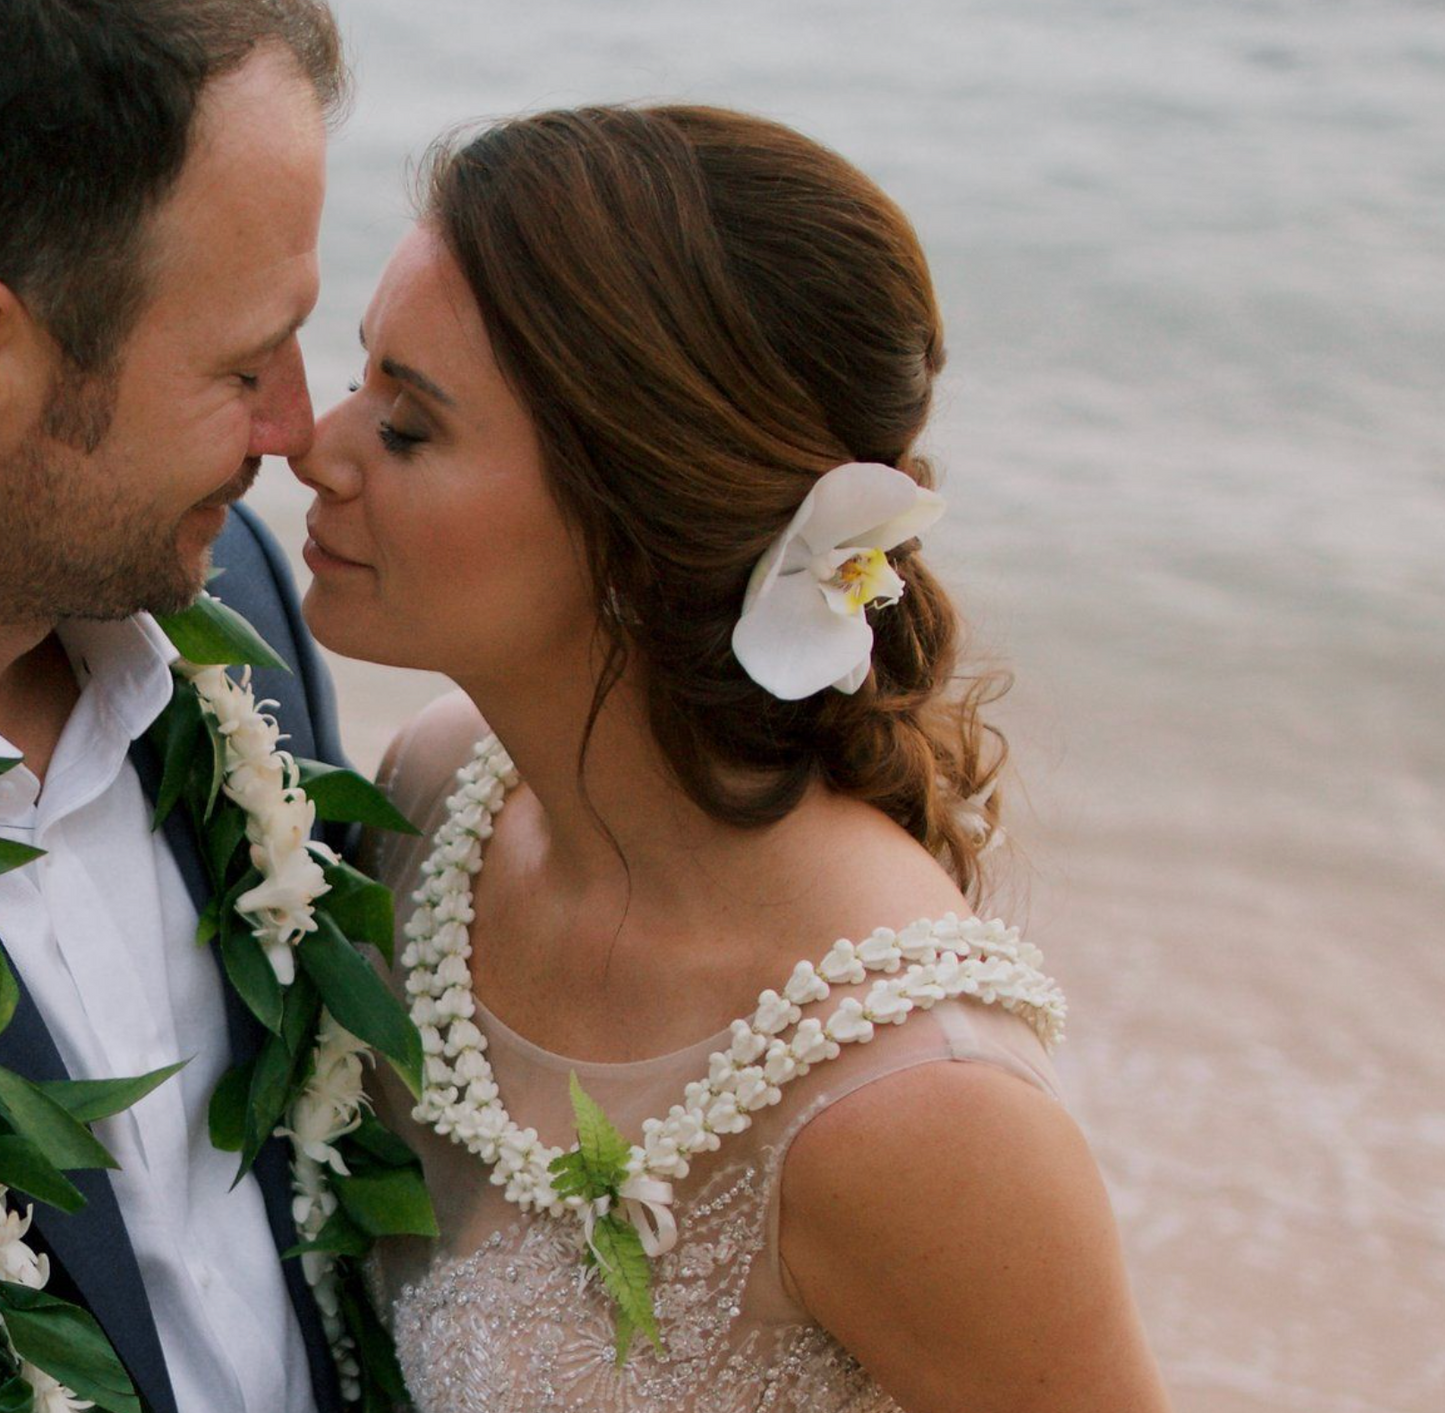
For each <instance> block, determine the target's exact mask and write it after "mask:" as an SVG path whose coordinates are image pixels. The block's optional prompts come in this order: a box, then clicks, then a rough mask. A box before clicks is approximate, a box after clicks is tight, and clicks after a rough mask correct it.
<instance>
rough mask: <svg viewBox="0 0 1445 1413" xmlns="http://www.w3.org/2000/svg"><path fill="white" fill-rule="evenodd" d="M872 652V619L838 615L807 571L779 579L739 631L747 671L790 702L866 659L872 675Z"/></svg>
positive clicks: (738, 649)
mask: <svg viewBox="0 0 1445 1413" xmlns="http://www.w3.org/2000/svg"><path fill="white" fill-rule="evenodd" d="M872 651H873V629H872V628H871V627H870V626H869V624H868V621H867V620H866V619H865V618H863V617H862V616H861V615H856V616H855V615H847V616H845V615H843V614H838V613H834V612H833V610H832V609H831V608H829V607H828V601H827V600H826V599H825V598H824V597H823V595H822V594H821V593H820V592H819V591H818V581H817V580H816V579H815V578H813V576H812V575H811V574H809V573H807V572H806V571H803V572H800V573H796V574H785V575H782V576H780V577H779V578H777V579H776V580H774V582H773V584H772V587H771V589H770V591H769V592H768V593H767V595H766V596H764V597H762V598H760V599H759V600H758V601H757V602H756V603H755V604H754V605H753V607H752V608H751V609H750V610H749V611H747V612H745V613H744V614H743V616H742V617H741V618H740V619H739V620H738V622H737V626H736V627H735V628H734V629H733V653H734V654H735V655H736V657H737V660H738V662H739V663H741V664H742V667H743V670H744V671H745V672H746V673H747V674H748V676H749V677H751V678H752V679H753V681H754V682H756V683H757V684H758V685H759V686H760V687H763V688H765V689H766V690H767V691H769V692H771V693H772V694H773V695H774V696H775V697H778V698H780V699H781V700H783V701H785V702H792V701H798V700H799V699H801V698H803V697H810V696H812V694H813V693H814V692H821V691H822V690H823V688H824V687H828V686H831V685H832V684H833V683H834V682H837V681H840V680H843V679H848V678H851V677H852V675H853V674H854V673H856V672H857V670H858V667H859V664H860V663H861V665H862V671H863V677H866V676H867V675H868V662H869V658H870V655H871V653H872ZM863 677H860V678H859V679H858V680H859V682H860V683H861V681H862V680H863ZM851 690H854V691H856V690H857V688H856V686H855V687H854V688H852V689H851Z"/></svg>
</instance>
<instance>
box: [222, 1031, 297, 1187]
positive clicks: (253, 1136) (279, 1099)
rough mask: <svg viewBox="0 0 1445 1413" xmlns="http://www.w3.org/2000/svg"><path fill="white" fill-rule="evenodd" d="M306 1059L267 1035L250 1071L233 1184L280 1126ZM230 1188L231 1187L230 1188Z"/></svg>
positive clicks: (245, 1172) (238, 1179)
mask: <svg viewBox="0 0 1445 1413" xmlns="http://www.w3.org/2000/svg"><path fill="white" fill-rule="evenodd" d="M310 1058H311V1057H310V1056H309V1055H293V1054H291V1052H290V1051H289V1050H288V1049H287V1048H286V1042H285V1041H284V1040H282V1039H281V1037H280V1036H279V1035H268V1036H267V1037H266V1040H265V1043H264V1044H263V1045H262V1046H261V1052H260V1054H258V1055H257V1056H256V1065H255V1068H254V1069H253V1070H252V1071H251V1088H250V1091H249V1092H248V1094H247V1096H246V1124H245V1138H244V1140H243V1142H242V1144H241V1166H240V1168H239V1170H238V1171H237V1173H236V1182H240V1180H241V1179H242V1178H243V1177H245V1176H246V1174H247V1173H248V1172H250V1171H251V1165H252V1164H253V1163H254V1162H255V1161H256V1156H257V1154H259V1153H260V1151H261V1147H262V1145H263V1144H264V1143H265V1142H266V1140H267V1139H268V1138H270V1137H271V1134H272V1133H273V1132H274V1131H275V1128H276V1125H277V1124H279V1123H280V1122H281V1118H282V1115H283V1114H285V1112H286V1110H287V1109H288V1108H289V1107H290V1104H291V1100H292V1098H293V1097H294V1096H295V1089H296V1084H297V1078H298V1072H299V1071H301V1070H302V1066H303V1064H308V1063H309V1062H310ZM232 1185H233V1186H234V1184H232Z"/></svg>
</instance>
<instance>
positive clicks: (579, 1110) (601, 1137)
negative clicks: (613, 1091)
mask: <svg viewBox="0 0 1445 1413" xmlns="http://www.w3.org/2000/svg"><path fill="white" fill-rule="evenodd" d="M568 1088H569V1089H570V1091H571V1094H572V1113H573V1116H574V1117H575V1118H576V1120H577V1148H578V1154H579V1156H580V1157H581V1159H582V1161H583V1163H584V1164H585V1165H586V1169H587V1179H588V1185H589V1188H590V1190H591V1195H592V1196H593V1197H601V1196H602V1195H603V1193H611V1194H613V1195H615V1194H616V1191H617V1188H618V1186H619V1185H620V1184H621V1183H623V1182H625V1181H626V1180H627V1160H628V1159H629V1158H630V1157H631V1156H632V1145H631V1144H630V1143H628V1141H627V1140H626V1139H625V1138H623V1136H622V1135H621V1134H620V1133H619V1132H618V1131H617V1129H616V1128H615V1127H614V1126H613V1123H612V1120H611V1119H609V1118H608V1117H607V1114H606V1112H605V1111H604V1110H603V1108H602V1106H601V1105H600V1104H599V1103H598V1102H597V1101H596V1100H595V1099H593V1098H592V1096H591V1095H590V1094H588V1093H587V1091H586V1090H585V1089H583V1088H582V1084H581V1081H580V1080H579V1079H578V1078H577V1072H576V1071H575V1070H574V1071H573V1072H572V1077H571V1080H570V1082H569V1084H568Z"/></svg>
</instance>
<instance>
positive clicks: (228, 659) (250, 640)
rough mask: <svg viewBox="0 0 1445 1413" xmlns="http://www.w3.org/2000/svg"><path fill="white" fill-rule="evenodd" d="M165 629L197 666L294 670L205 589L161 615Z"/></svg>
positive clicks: (249, 626)
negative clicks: (186, 603)
mask: <svg viewBox="0 0 1445 1413" xmlns="http://www.w3.org/2000/svg"><path fill="white" fill-rule="evenodd" d="M156 622H157V623H159V624H160V627H161V632H163V633H164V634H165V635H166V637H168V638H169V639H170V640H171V642H173V643H174V644H175V645H176V651H177V652H178V653H180V655H181V656H182V657H183V658H185V659H186V661H187V662H193V663H195V664H196V666H197V667H211V666H222V665H224V666H227V667H242V666H249V667H279V668H280V669H281V670H282V671H283V672H290V670H291V669H290V668H289V667H287V665H286V663H285V662H284V661H282V659H281V658H280V657H278V656H277V655H276V653H275V651H274V650H273V649H272V648H271V646H270V645H269V644H268V643H267V642H266V640H265V639H264V638H263V637H262V636H261V635H260V634H259V633H258V632H257V631H256V630H255V629H254V628H253V627H251V625H250V624H249V623H247V622H246V620H245V619H244V618H242V617H241V615H240V614H239V613H237V612H236V611H235V610H234V609H230V608H227V607H226V605H225V604H223V603H222V602H221V601H220V599H215V598H212V597H211V596H210V595H209V594H205V593H203V594H202V595H201V596H200V597H199V598H198V599H197V600H196V601H195V602H194V603H193V604H192V605H191V606H190V607H189V608H184V609H182V610H181V611H180V612H179V613H171V614H167V615H165V616H164V617H158V618H157V619H156Z"/></svg>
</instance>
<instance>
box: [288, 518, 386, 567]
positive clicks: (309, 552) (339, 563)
mask: <svg viewBox="0 0 1445 1413" xmlns="http://www.w3.org/2000/svg"><path fill="white" fill-rule="evenodd" d="M306 532H307V534H308V536H309V538H308V539H307V541H306V543H305V544H304V545H303V546H302V547H301V558H302V559H304V560H305V561H306V566H307V568H308V569H310V570H311V572H312V573H313V574H319V573H323V572H325V571H326V570H335V569H367V568H370V566H369V565H367V564H363V563H362V562H361V560H359V559H352V558H351V557H350V556H349V555H346V554H342V553H341V551H340V550H337V549H333V548H332V546H331V545H330V544H329V543H327V541H325V540H323V539H322V538H321V537H320V536H319V535H318V534H317V533H316V530H315V528H314V527H313V526H312V525H310V524H308V525H307V526H306Z"/></svg>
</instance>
